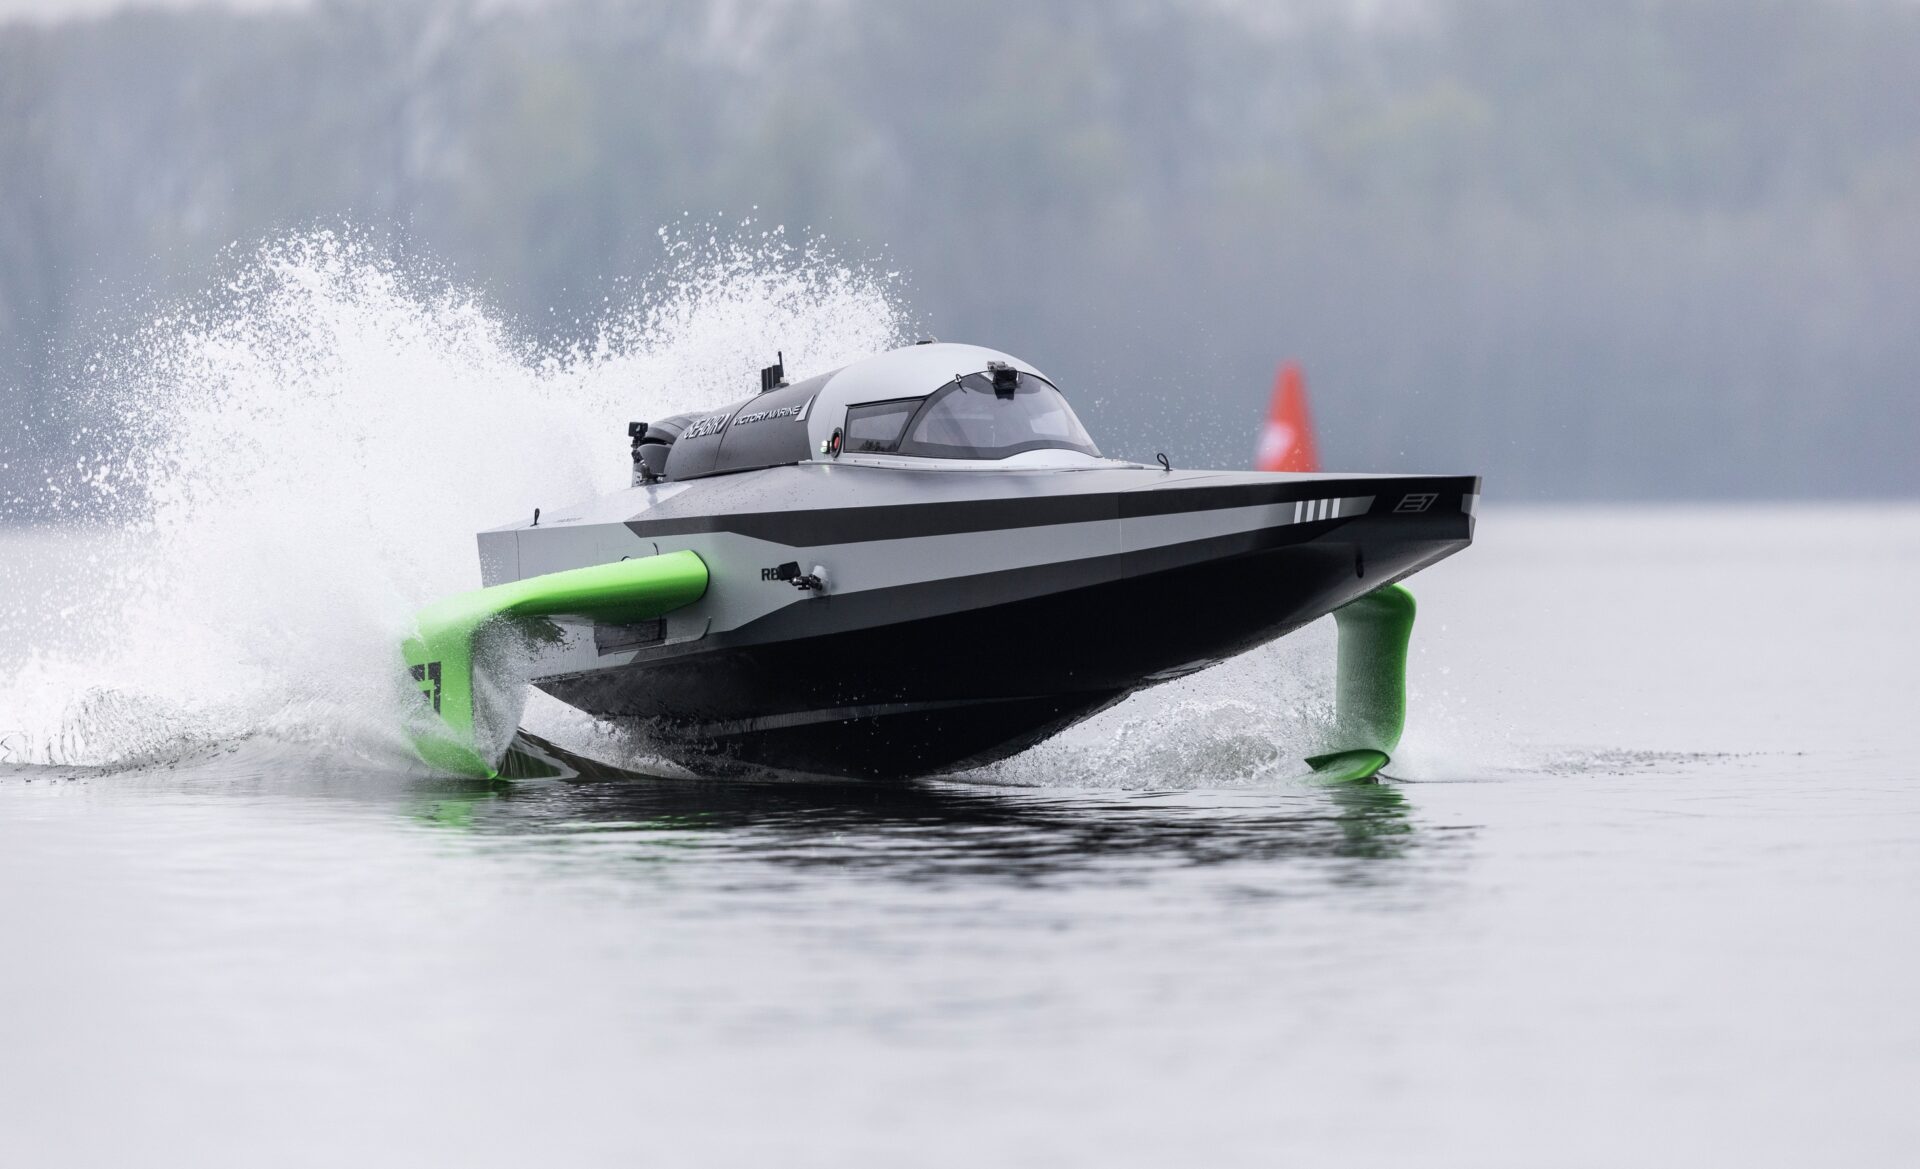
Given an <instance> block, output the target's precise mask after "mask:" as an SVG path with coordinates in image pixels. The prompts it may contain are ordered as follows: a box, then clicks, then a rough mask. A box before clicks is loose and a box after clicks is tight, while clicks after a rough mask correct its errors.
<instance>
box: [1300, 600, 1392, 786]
mask: <svg viewBox="0 0 1920 1169" xmlns="http://www.w3.org/2000/svg"><path fill="white" fill-rule="evenodd" d="M1413 616H1414V603H1413V594H1412V593H1411V592H1409V591H1407V588H1406V586H1404V585H1397V584H1396V585H1388V586H1387V587H1385V588H1381V589H1375V590H1374V591H1373V592H1370V593H1368V594H1367V595H1366V596H1364V597H1361V598H1359V599H1358V600H1355V601H1350V602H1348V603H1347V604H1345V605H1343V606H1341V607H1340V608H1338V609H1335V610H1334V611H1333V619H1334V624H1335V625H1336V626H1337V627H1338V629H1339V638H1340V649H1339V665H1338V668H1337V675H1336V680H1335V683H1334V687H1335V689H1334V705H1333V721H1334V731H1333V739H1332V741H1331V743H1330V744H1329V746H1330V747H1331V748H1332V749H1331V750H1329V751H1328V752H1326V753H1325V754H1322V755H1315V756H1313V757H1311V758H1309V759H1308V760H1307V766H1309V767H1311V768H1313V774H1314V777H1315V778H1317V779H1323V780H1328V781H1332V782H1336V783H1340V782H1353V781H1357V780H1364V779H1371V778H1373V777H1374V776H1375V775H1377V774H1379V772H1380V769H1381V768H1383V767H1385V766H1386V765H1387V763H1388V762H1389V761H1390V760H1391V759H1392V757H1393V752H1394V750H1395V748H1397V747H1399V746H1400V733H1401V731H1402V730H1403V729H1405V727H1406V722H1407V645H1408V643H1409V642H1410V641H1411V640H1412V638H1413Z"/></svg>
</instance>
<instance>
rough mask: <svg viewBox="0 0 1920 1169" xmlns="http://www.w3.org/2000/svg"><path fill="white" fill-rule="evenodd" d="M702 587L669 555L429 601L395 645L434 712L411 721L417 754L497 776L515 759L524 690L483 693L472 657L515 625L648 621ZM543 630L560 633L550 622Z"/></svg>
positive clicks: (504, 647)
mask: <svg viewBox="0 0 1920 1169" xmlns="http://www.w3.org/2000/svg"><path fill="white" fill-rule="evenodd" d="M707 582H708V576H707V566H706V563H705V562H704V561H702V560H701V559H700V557H699V556H698V555H696V554H694V553H693V552H669V553H667V554H665V555H662V556H645V557H640V558H638V559H634V560H621V561H617V562H615V563H613V564H595V565H590V566H588V567H586V568H571V569H568V570H566V571H564V572H554V573H548V574H546V575H544V576H532V577H528V578H526V579H525V580H515V581H508V582H506V583H505V584H498V585H494V586H492V587H490V588H484V589H476V590H474V591H473V592H470V593H459V594H456V595H455V596H451V597H447V598H445V599H443V600H439V601H435V602H434V603H433V604H431V605H428V606H427V607H426V608H424V609H422V610H420V613H419V615H418V617H417V618H416V624H417V627H418V633H417V634H416V635H415V636H413V637H409V638H407V640H406V641H405V642H404V643H403V644H402V647H401V654H402V657H404V658H405V659H406V664H407V669H408V672H409V674H410V675H411V676H412V678H413V681H414V683H415V685H417V686H418V687H419V688H420V691H421V694H422V695H423V696H424V697H425V698H426V699H427V700H428V702H429V703H430V704H431V706H432V709H433V714H434V715H435V716H437V717H435V718H433V719H414V720H409V726H408V734H409V736H410V737H411V738H412V740H413V747H414V750H415V751H417V752H418V753H419V755H420V758H421V759H423V760H425V761H426V762H427V763H428V764H429V765H430V766H432V767H435V768H437V769H439V770H441V771H447V772H452V773H453V774H456V775H468V776H474V777H477V778H482V779H494V778H497V777H499V776H500V775H501V774H502V772H501V767H502V764H503V763H511V762H512V760H511V758H510V756H512V755H513V752H512V741H513V737H514V733H515V732H516V731H517V730H518V729H519V723H520V712H521V711H522V710H523V709H524V708H525V706H526V687H525V685H524V684H522V683H520V682H518V681H511V682H509V683H508V684H507V685H505V686H504V687H502V688H501V689H500V690H499V691H498V692H488V691H486V690H484V688H483V682H484V679H481V678H478V677H477V676H476V671H475V668H474V667H475V665H476V661H480V660H481V659H485V658H487V657H489V656H490V651H493V652H511V650H512V648H515V647H511V646H510V645H509V644H508V643H507V642H505V641H503V640H496V639H495V637H494V636H493V635H494V634H496V633H508V632H512V630H511V629H510V628H509V626H510V625H511V623H512V622H513V621H514V620H515V619H527V618H546V617H559V616H573V617H587V618H593V619H597V620H605V621H612V622H621V623H625V622H633V621H645V620H649V619H651V618H654V617H660V616H664V615H665V614H667V613H670V612H672V611H673V610H675V609H679V608H682V607H683V606H686V605H691V604H693V603H694V602H695V601H697V600H699V599H700V598H701V597H703V596H705V595H706V592H707ZM521 632H532V633H536V634H537V633H538V632H539V628H538V626H523V627H522V629H521ZM545 632H546V634H547V635H548V636H557V634H556V633H555V632H554V631H553V629H552V627H551V625H549V626H547V628H546V630H545ZM481 664H486V663H485V662H484V661H482V662H481ZM501 664H503V663H501ZM510 770H511V768H510Z"/></svg>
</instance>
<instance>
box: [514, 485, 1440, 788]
mask: <svg viewBox="0 0 1920 1169" xmlns="http://www.w3.org/2000/svg"><path fill="white" fill-rule="evenodd" d="M1471 524H1472V521H1471V519H1470V518H1469V517H1468V516H1466V515H1462V514H1454V515H1436V516H1421V517H1392V518H1388V517H1377V516H1370V517H1365V518H1357V519H1354V520H1351V521H1347V522H1344V523H1341V524H1339V525H1337V526H1336V527H1334V528H1333V529H1332V530H1330V531H1325V532H1324V533H1321V534H1317V535H1314V534H1309V533H1304V532H1302V533H1299V534H1298V536H1295V535H1293V534H1285V535H1281V534H1278V533H1275V534H1273V536H1272V541H1271V542H1268V541H1264V540H1255V541H1252V542H1250V543H1249V544H1248V545H1246V546H1243V547H1241V548H1239V549H1236V550H1231V551H1227V552H1225V553H1223V554H1222V555H1218V556H1214V557H1210V558H1208V559H1204V560H1202V561H1200V562H1198V563H1188V564H1178V565H1174V566H1169V567H1164V568H1161V567H1155V566H1154V565H1153V564H1152V563H1151V561H1148V562H1143V564H1142V565H1141V566H1140V567H1139V569H1138V570H1129V571H1127V572H1125V573H1124V574H1123V575H1121V576H1120V577H1119V579H1112V580H1105V581H1101V582H1099V583H1093V584H1087V585H1084V586H1081V587H1071V588H1062V589H1058V590H1055V591H1048V592H1044V593H1042V594H1040V595H1030V596H1022V597H1019V598H1018V599H1012V600H1007V601H1004V602H1002V603H986V604H976V605H975V606H973V607H967V608H961V609H958V610H957V611H949V612H943V613H939V614H935V615H929V616H920V617H917V618H915V619H913V620H906V621H895V622H882V623H876V624H871V625H865V626H862V627H858V628H852V629H842V630H838V631H833V632H830V633H822V634H817V635H811V636H798V637H790V638H776V639H767V640H761V641H755V642H748V643H745V644H731V645H727V644H717V645H715V646H713V647H712V648H711V649H706V650H702V651H700V652H695V653H691V654H686V655H683V656H679V657H674V658H668V659H665V660H659V661H651V662H647V663H644V664H637V665H634V666H631V667H627V668H624V669H618V670H607V671H595V672H592V673H585V674H576V675H571V676H567V677H561V678H552V679H547V680H544V681H542V682H540V683H539V685H540V687H541V688H542V689H543V690H546V691H547V692H548V693H550V694H552V695H554V696H555V697H557V698H559V699H560V700H561V701H563V702H566V703H568V704H570V705H573V706H576V707H579V708H581V709H583V710H586V711H588V712H591V713H593V714H595V715H599V716H601V717H605V718H611V719H616V720H635V721H639V722H640V723H642V724H643V726H642V729H643V730H644V732H645V734H646V735H647V737H648V738H649V739H650V740H651V741H652V742H653V743H654V744H655V745H656V746H657V748H658V749H659V750H660V751H661V752H662V753H663V754H665V755H667V756H668V757H669V758H673V759H675V760H676V761H678V762H680V763H682V764H684V765H686V766H688V767H690V768H692V769H694V770H696V771H702V772H715V771H724V770H728V769H730V768H736V767H740V766H749V767H766V768H774V769H779V770H786V771H801V772H810V773H816V774H825V775H840V776H850V777H860V778H890V779H891V778H907V777H912V776H919V775H928V774H935V773H939V772H943V771H951V770H955V769H958V768H962V767H967V766H974V765H979V764H982V763H987V762H991V761H994V760H996V759H1001V758H1005V757H1007V756H1009V755H1012V754H1014V753H1016V752H1019V751H1021V750H1024V749H1025V748H1027V747H1029V746H1032V745H1033V744H1035V743H1037V742H1040V741H1041V740H1043V739H1046V738H1048V737H1050V736H1052V735H1054V734H1057V733H1059V732H1060V731H1061V730H1064V729H1065V728H1067V727H1069V726H1071V725H1072V724H1074V723H1076V722H1079V721H1080V720H1082V719H1084V718H1087V717H1088V716H1090V715H1093V714H1095V713H1098V712H1099V711H1100V710H1103V709H1105V708H1106V707H1108V706H1111V705H1112V704H1114V703H1116V702H1118V701H1120V700H1121V699H1123V698H1125V697H1126V696H1127V695H1129V694H1131V693H1133V692H1134V691H1136V690H1139V689H1142V688H1145V687H1147V686H1151V685H1154V684H1156V683H1158V682H1162V681H1167V680H1170V679H1172V678H1175V677H1179V676H1181V675H1183V674H1186V673H1191V672H1193V671H1194V670H1198V669H1202V668H1204V667H1206V666H1208V665H1212V664H1214V663H1216V662H1219V661H1222V660H1224V659H1226V658H1229V657H1232V656H1234V655H1235V654H1239V653H1242V652H1245V651H1246V650H1249V649H1251V648H1253V647H1255V646H1258V645H1261V644H1263V643H1265V642H1268V641H1271V640H1273V639H1275V638H1277V637H1280V636H1282V635H1284V634H1286V633H1288V632H1290V631H1292V630H1294V629H1296V628H1298V627H1300V626H1301V625H1304V624H1306V623H1307V622H1309V621H1312V620H1314V619H1316V618H1318V617H1321V616H1324V615H1325V614H1327V613H1329V612H1331V611H1332V610H1333V609H1335V608H1338V607H1339V606H1340V605H1343V604H1345V603H1347V602H1348V601H1351V600H1353V599H1354V598H1355V597H1358V596H1360V595H1362V594H1364V593H1366V592H1369V591H1371V590H1373V589H1375V588H1378V587H1380V586H1382V585H1385V584H1388V583H1390V582H1393V581H1395V580H1398V579H1400V578H1402V577H1405V576H1407V575H1409V574H1411V573H1413V572H1415V571H1417V570H1419V569H1421V568H1424V567H1426V566H1427V565H1429V564H1432V563H1434V562H1435V561H1438V560H1440V559H1442V558H1443V557H1445V556H1447V555H1449V554H1451V553H1453V552H1455V551H1458V550H1459V549H1461V548H1463V547H1465V546H1466V545H1467V543H1468V541H1469V540H1470V539H1471V531H1472V529H1471ZM941 586H945V587H951V582H929V586H928V587H929V588H933V587H941Z"/></svg>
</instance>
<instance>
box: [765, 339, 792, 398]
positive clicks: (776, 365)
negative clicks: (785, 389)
mask: <svg viewBox="0 0 1920 1169" xmlns="http://www.w3.org/2000/svg"><path fill="white" fill-rule="evenodd" d="M773 356H774V362H773V364H772V365H769V366H767V367H766V368H765V369H762V370H761V371H760V392H761V393H763V394H764V393H766V392H767V391H768V390H777V389H779V388H780V387H781V386H784V385H786V384H787V354H786V351H785V350H779V349H776V350H774V353H773Z"/></svg>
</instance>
